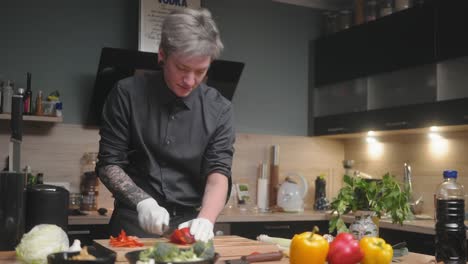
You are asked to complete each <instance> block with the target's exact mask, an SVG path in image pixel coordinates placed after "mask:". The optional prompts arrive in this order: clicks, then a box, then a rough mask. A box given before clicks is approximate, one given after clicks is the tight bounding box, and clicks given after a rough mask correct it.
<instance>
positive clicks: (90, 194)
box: [80, 152, 99, 211]
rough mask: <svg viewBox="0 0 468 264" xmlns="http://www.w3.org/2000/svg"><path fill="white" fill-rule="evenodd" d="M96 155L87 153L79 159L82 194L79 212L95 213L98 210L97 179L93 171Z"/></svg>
mask: <svg viewBox="0 0 468 264" xmlns="http://www.w3.org/2000/svg"><path fill="white" fill-rule="evenodd" d="M96 162H97V153H94V152H87V153H85V154H84V155H83V157H82V158H81V175H82V176H81V184H80V191H81V194H82V200H81V210H83V211H96V210H97V208H98V205H97V197H98V195H99V191H98V187H99V179H98V177H97V175H96V172H95V171H94V170H95V168H96Z"/></svg>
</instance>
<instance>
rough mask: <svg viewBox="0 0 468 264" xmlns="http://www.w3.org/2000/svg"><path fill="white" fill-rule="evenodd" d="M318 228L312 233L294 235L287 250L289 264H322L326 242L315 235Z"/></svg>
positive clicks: (325, 254)
mask: <svg viewBox="0 0 468 264" xmlns="http://www.w3.org/2000/svg"><path fill="white" fill-rule="evenodd" d="M317 232H318V228H317V227H314V230H313V231H312V232H304V233H302V234H297V235H294V237H293V239H292V241H291V247H290V249H289V263H290V264H323V263H325V260H326V259H327V254H328V248H329V245H328V241H327V240H326V239H325V238H324V237H323V236H321V235H319V234H316V233H317Z"/></svg>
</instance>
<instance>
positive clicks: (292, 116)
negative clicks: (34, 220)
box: [0, 0, 318, 135]
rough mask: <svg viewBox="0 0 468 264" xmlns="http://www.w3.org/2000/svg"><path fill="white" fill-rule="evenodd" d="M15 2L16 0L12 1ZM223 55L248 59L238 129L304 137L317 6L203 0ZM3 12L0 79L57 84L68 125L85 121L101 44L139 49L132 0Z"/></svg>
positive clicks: (42, 86) (25, 6)
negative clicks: (28, 76) (218, 33)
mask: <svg viewBox="0 0 468 264" xmlns="http://www.w3.org/2000/svg"><path fill="white" fill-rule="evenodd" d="M11 2H13V1H11ZM203 2H204V5H205V6H206V7H207V8H209V9H210V10H211V11H212V13H213V16H214V17H215V19H216V21H217V23H218V26H219V28H220V30H221V34H222V38H223V41H224V44H225V47H226V49H225V52H224V53H223V56H222V59H227V60H235V61H242V62H245V63H246V67H245V69H244V73H243V75H242V78H241V81H240V83H239V86H238V89H237V91H236V94H235V96H234V99H233V103H234V105H235V111H236V125H237V131H238V132H246V133H266V134H280V135H307V123H308V71H309V66H308V61H309V59H308V57H309V55H308V54H309V48H308V45H309V41H310V40H312V39H314V38H315V37H316V36H317V35H318V30H317V29H318V12H316V11H314V10H312V9H308V8H305V7H299V6H293V5H285V4H280V3H274V2H272V1H270V0H254V1H253V0H236V1H232V0H204V1H203ZM1 5H2V6H1V8H0V10H2V15H1V16H0V34H1V36H0V79H12V80H15V82H16V87H24V86H25V82H26V72H27V71H30V72H32V74H33V75H32V76H33V82H32V83H33V92H34V94H35V93H36V92H37V90H43V91H44V92H45V93H46V94H48V93H50V92H51V91H54V90H59V91H60V93H61V99H62V101H63V103H64V118H65V122H66V123H83V122H84V120H85V118H86V114H87V108H88V106H89V100H90V96H91V93H92V88H93V84H94V78H95V75H96V70H97V66H98V61H99V55H100V51H101V48H102V47H106V46H107V47H119V48H130V49H136V48H137V41H138V35H137V34H138V1H137V0H99V1H94V0H82V1H78V2H69V1H60V0H45V1H40V3H39V2H37V1H33V0H20V1H14V3H8V4H5V3H2V4H1Z"/></svg>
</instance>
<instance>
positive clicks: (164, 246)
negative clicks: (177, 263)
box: [153, 243, 179, 262]
mask: <svg viewBox="0 0 468 264" xmlns="http://www.w3.org/2000/svg"><path fill="white" fill-rule="evenodd" d="M178 255H179V248H178V247H176V246H174V245H172V244H169V243H156V245H155V246H154V254H153V258H154V260H155V261H164V262H171V261H173V260H174V259H175V258H177V257H178Z"/></svg>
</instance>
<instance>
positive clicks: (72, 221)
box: [68, 209, 113, 225]
mask: <svg viewBox="0 0 468 264" xmlns="http://www.w3.org/2000/svg"><path fill="white" fill-rule="evenodd" d="M112 211H113V209H107V213H106V215H100V214H98V212H96V211H89V212H87V213H88V215H69V216H68V224H69V225H107V224H108V223H109V221H110V218H111V215H112Z"/></svg>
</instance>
